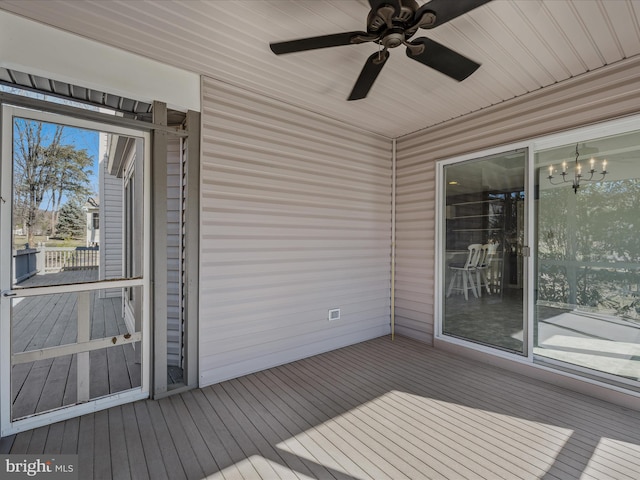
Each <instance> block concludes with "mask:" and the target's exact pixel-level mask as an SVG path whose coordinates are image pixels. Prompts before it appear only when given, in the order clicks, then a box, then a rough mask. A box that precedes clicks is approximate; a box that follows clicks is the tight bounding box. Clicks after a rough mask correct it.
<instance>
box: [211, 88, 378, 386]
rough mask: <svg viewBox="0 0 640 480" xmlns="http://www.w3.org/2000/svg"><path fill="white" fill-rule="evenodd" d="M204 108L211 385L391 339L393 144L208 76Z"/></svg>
mask: <svg viewBox="0 0 640 480" xmlns="http://www.w3.org/2000/svg"><path fill="white" fill-rule="evenodd" d="M202 109H203V130H202V137H203V144H202V171H201V195H202V197H201V257H200V265H201V276H200V317H199V318H200V330H199V333H200V374H201V375H200V384H201V385H208V384H212V383H216V382H219V381H222V380H225V379H229V378H233V377H237V376H240V375H243V374H246V373H249V372H253V371H257V370H262V369H265V368H268V367H271V366H274V365H278V364H282V363H286V362H290V361H294V360H297V359H300V358H303V357H307V356H310V355H314V354H317V353H320V352H323V351H328V350H331V349H335V348H339V347H342V346H345V345H349V344H353V343H356V342H360V341H362V340H365V339H370V338H374V337H378V336H381V335H385V334H387V333H388V332H389V331H390V326H389V324H390V244H391V239H390V236H391V141H390V140H389V139H385V138H381V137H377V136H375V135H373V134H369V133H365V132H363V131H361V130H359V129H356V128H353V127H349V126H347V125H344V124H341V123H338V122H335V121H333V120H330V119H328V118H325V117H322V116H319V115H317V114H313V113H310V112H307V111H305V110H301V109H298V108H295V107H292V106H290V105H287V104H284V103H281V102H278V101H275V100H270V99H268V98H265V97H264V96H261V95H257V94H253V93H250V92H247V91H244V90H241V89H238V88H235V87H232V86H229V85H227V84H224V83H221V82H217V81H214V80H211V79H208V78H204V79H203V105H202ZM330 308H340V309H341V319H340V320H336V321H332V322H329V321H328V319H327V313H328V309H330Z"/></svg>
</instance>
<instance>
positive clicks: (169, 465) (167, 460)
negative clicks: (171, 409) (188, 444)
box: [145, 400, 187, 480]
mask: <svg viewBox="0 0 640 480" xmlns="http://www.w3.org/2000/svg"><path fill="white" fill-rule="evenodd" d="M145 405H146V407H147V409H148V410H149V424H150V425H152V426H153V429H154V431H155V434H156V438H157V439H158V446H159V448H160V453H161V457H162V462H163V464H164V468H165V469H166V471H167V475H168V477H169V478H170V479H171V480H182V479H185V480H186V478H187V475H186V473H185V471H184V469H183V468H182V463H181V462H180V456H179V454H178V451H177V448H176V445H175V443H174V441H173V437H172V435H171V432H170V431H169V428H168V426H167V422H166V420H165V418H164V417H163V416H162V411H161V410H160V406H159V405H158V402H154V401H152V400H149V401H147V402H145Z"/></svg>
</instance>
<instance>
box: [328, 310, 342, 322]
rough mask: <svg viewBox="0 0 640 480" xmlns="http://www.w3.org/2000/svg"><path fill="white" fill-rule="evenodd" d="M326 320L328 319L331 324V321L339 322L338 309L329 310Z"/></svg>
mask: <svg viewBox="0 0 640 480" xmlns="http://www.w3.org/2000/svg"><path fill="white" fill-rule="evenodd" d="M327 318H328V319H329V321H330V322H332V321H333V320H340V309H339V308H332V309H330V310H329V315H328V317H327Z"/></svg>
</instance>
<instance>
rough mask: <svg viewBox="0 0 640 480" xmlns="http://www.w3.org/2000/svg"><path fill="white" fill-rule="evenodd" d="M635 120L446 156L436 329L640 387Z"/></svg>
mask: <svg viewBox="0 0 640 480" xmlns="http://www.w3.org/2000/svg"><path fill="white" fill-rule="evenodd" d="M638 125H640V121H639V118H638V117H635V118H629V119H621V120H617V121H612V122H608V123H605V124H602V125H594V126H590V127H585V128H581V129H576V130H573V131H567V132H563V133H558V134H556V135H549V136H547V137H544V138H539V139H536V140H531V141H523V142H521V143H520V144H517V145H513V146H511V147H510V148H511V149H512V150H510V151H507V152H502V153H496V152H497V149H496V150H493V151H492V153H491V155H486V154H485V155H483V154H482V153H480V154H478V155H477V156H471V155H469V156H465V157H463V158H458V159H452V160H449V161H445V162H442V163H441V164H440V166H439V168H440V169H439V179H440V181H439V185H440V189H441V190H440V193H441V195H440V199H439V201H440V203H439V205H440V212H439V216H440V221H439V236H438V238H439V247H438V257H437V262H438V266H439V268H438V275H439V282H438V288H437V292H438V297H436V298H438V299H439V301H438V302H437V305H436V312H437V318H438V322H439V323H438V325H437V329H436V335H438V336H439V337H440V338H441V339H444V340H447V341H451V342H454V343H458V344H463V345H466V346H468V347H471V348H476V349H480V350H484V351H485V352H494V353H495V352H497V351H499V352H501V354H502V355H504V353H505V352H509V353H513V354H516V355H518V356H520V357H525V358H526V359H527V360H528V361H529V362H531V363H534V364H544V365H545V366H547V367H548V366H551V367H553V368H559V369H562V370H563V371H570V372H572V373H573V374H577V375H583V376H589V377H591V378H597V379H598V381H601V382H608V383H613V384H616V385H618V386H619V385H631V386H633V387H634V388H640V210H639V206H640V130H639V129H638ZM520 147H521V148H520ZM529 246H531V247H532V248H531V254H530V252H529ZM519 360H522V358H520V359H519Z"/></svg>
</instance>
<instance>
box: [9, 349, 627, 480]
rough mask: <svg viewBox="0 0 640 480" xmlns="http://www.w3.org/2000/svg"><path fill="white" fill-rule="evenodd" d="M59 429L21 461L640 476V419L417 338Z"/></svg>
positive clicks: (114, 472) (227, 474) (149, 470)
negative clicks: (67, 456) (60, 455)
mask: <svg viewBox="0 0 640 480" xmlns="http://www.w3.org/2000/svg"><path fill="white" fill-rule="evenodd" d="M105 419H108V422H106V423H105V421H104V420H105ZM61 425H64V427H61ZM46 428H47V429H46V430H45V429H37V430H34V431H31V432H24V433H21V434H18V435H16V436H15V438H14V442H13V446H12V448H11V451H12V452H13V453H19V452H23V453H26V452H27V451H28V452H34V453H38V450H39V449H41V450H43V451H46V450H50V451H51V452H53V453H55V452H57V451H60V452H71V453H73V448H74V445H75V448H76V449H77V450H76V451H78V454H79V459H80V465H81V471H82V473H85V472H88V475H82V474H81V478H104V473H101V472H103V466H102V463H103V462H104V459H103V458H102V459H99V458H98V456H99V455H103V452H101V450H102V451H104V445H105V439H108V448H107V450H108V451H109V452H110V458H109V459H108V460H109V461H110V470H104V471H105V472H106V471H110V474H111V476H112V477H113V478H136V479H137V478H171V479H173V478H189V479H201V478H205V477H207V478H212V479H214V478H222V479H226V480H231V479H233V480H235V479H243V480H251V479H265V480H271V479H272V478H318V479H320V478H322V479H325V478H327V479H331V478H335V479H338V480H355V479H366V478H373V479H384V478H390V479H394V480H395V479H402V478H409V479H430V478H434V479H435V478H455V479H463V478H469V479H474V480H475V479H478V480H494V479H505V480H511V479H518V478H520V479H524V480H529V479H535V478H544V479H545V480H553V479H559V480H566V479H593V480H596V479H597V480H599V479H602V478H607V479H609V478H611V479H627V480H635V479H636V478H637V472H639V471H640V411H635V410H629V409H624V408H622V407H618V406H615V405H611V404H609V403H607V402H604V401H600V400H597V399H594V398H591V397H587V396H584V395H581V394H578V393H576V392H571V391H568V390H565V389H563V388H561V387H557V386H553V385H549V384H546V383H544V382H541V381H537V380H533V379H530V378H526V377H521V376H519V375H516V374H514V373H511V372H507V371H504V370H501V369H499V368H496V367H491V366H488V365H483V364H480V363H477V362H473V361H470V360H467V359H465V358H462V357H458V356H455V355H453V354H450V353H446V352H442V351H438V350H434V349H433V348H430V347H428V346H426V345H424V344H422V343H419V342H417V341H414V340H410V339H406V338H403V337H396V340H395V341H393V342H391V341H390V339H389V338H388V337H383V338H379V339H375V340H371V341H368V342H363V343H361V344H358V345H353V346H351V347H347V348H343V349H340V350H336V351H333V352H329V353H326V354H322V355H317V356H314V357H310V358H307V359H304V360H300V361H298V362H294V363H291V364H288V365H283V366H280V367H276V368H272V369H269V370H266V371H262V372H258V373H255V374H252V375H247V376H245V377H242V378H239V379H234V380H230V381H227V382H222V383H220V384H218V385H213V386H209V387H206V388H203V389H200V390H193V391H189V392H183V393H180V394H177V395H174V396H172V397H169V398H165V399H162V400H159V401H152V400H145V401H142V402H137V403H134V404H129V405H125V406H122V407H115V408H113V409H110V410H109V411H108V412H100V413H95V414H91V415H87V416H84V417H82V418H81V419H80V420H78V419H75V420H70V421H68V422H63V423H61V424H56V425H52V426H50V427H46ZM60 435H62V439H61V440H55V439H54V437H58V436H60ZM116 465H117V468H116Z"/></svg>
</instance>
